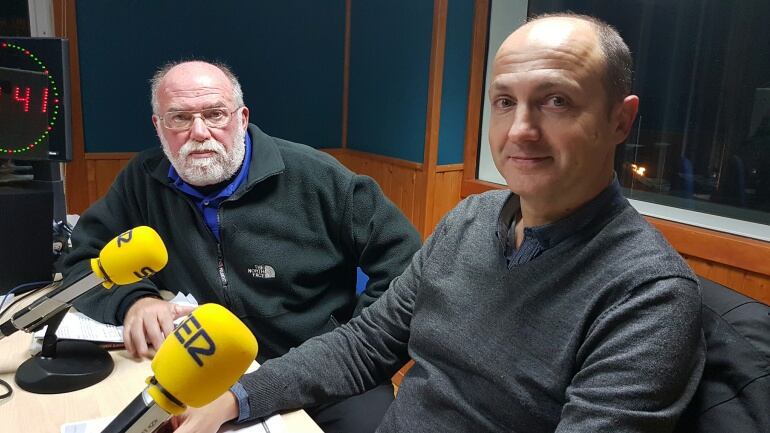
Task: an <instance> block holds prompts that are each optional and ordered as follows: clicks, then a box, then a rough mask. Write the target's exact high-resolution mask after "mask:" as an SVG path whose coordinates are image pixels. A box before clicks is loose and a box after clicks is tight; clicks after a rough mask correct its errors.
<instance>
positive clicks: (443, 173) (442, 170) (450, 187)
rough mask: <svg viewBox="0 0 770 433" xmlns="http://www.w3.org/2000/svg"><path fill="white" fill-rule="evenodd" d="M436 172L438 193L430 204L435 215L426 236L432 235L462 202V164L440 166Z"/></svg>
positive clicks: (427, 228)
mask: <svg viewBox="0 0 770 433" xmlns="http://www.w3.org/2000/svg"><path fill="white" fill-rule="evenodd" d="M436 171H437V172H436V192H435V194H434V195H433V203H428V206H430V207H431V209H432V211H433V213H432V219H431V221H430V222H429V225H428V226H426V227H425V229H426V230H425V233H426V235H427V234H429V233H432V232H433V229H435V228H436V225H437V224H438V223H439V221H441V218H443V217H444V215H446V213H447V212H449V211H450V210H452V208H453V207H455V206H456V205H457V203H458V202H460V200H461V198H460V186H461V185H462V181H463V167H462V164H451V165H440V166H438V167H437V170H436Z"/></svg>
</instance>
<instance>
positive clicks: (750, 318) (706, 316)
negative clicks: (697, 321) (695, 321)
mask: <svg viewBox="0 0 770 433" xmlns="http://www.w3.org/2000/svg"><path fill="white" fill-rule="evenodd" d="M700 284H701V289H702V291H703V332H704V334H705V337H706V367H705V369H704V371H703V378H702V379H701V382H700V385H699V386H698V390H697V391H696V394H695V397H694V398H693V400H692V402H691V403H690V405H689V406H688V407H687V409H686V410H685V413H684V414H683V416H682V418H681V419H680V421H679V424H678V427H677V430H676V431H677V432H680V433H685V432H686V433H690V432H692V433H728V432H729V433H767V432H770V307H768V306H767V305H765V304H763V303H761V302H758V301H756V300H754V299H751V298H749V297H746V296H744V295H742V294H740V293H737V292H734V291H732V290H730V289H728V288H727V287H724V286H722V285H719V284H717V283H715V282H713V281H709V280H706V279H703V278H701V279H700Z"/></svg>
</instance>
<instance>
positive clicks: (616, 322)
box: [556, 278, 705, 433]
mask: <svg viewBox="0 0 770 433" xmlns="http://www.w3.org/2000/svg"><path fill="white" fill-rule="evenodd" d="M700 315H701V302H700V296H699V291H698V287H697V283H695V282H694V281H692V280H689V279H684V278H667V279H662V280H658V281H655V282H652V283H648V284H646V285H643V286H640V287H636V288H634V289H633V290H632V291H631V292H629V294H627V296H626V297H625V298H624V299H622V300H621V301H620V302H618V303H616V304H615V305H613V306H612V307H611V308H609V309H608V310H607V311H605V312H604V313H603V314H602V315H601V316H599V318H598V319H597V320H596V321H595V322H594V324H593V326H592V327H591V328H590V329H589V330H588V334H587V336H586V338H585V340H584V342H583V345H582V346H581V347H580V349H579V350H578V353H577V362H578V366H579V367H578V370H577V371H576V372H575V375H574V377H573V379H572V382H571V384H570V385H569V387H568V388H567V391H566V396H565V397H566V400H567V401H566V404H565V405H564V408H563V410H562V414H561V420H560V422H559V425H558V428H557V429H556V432H558V433H566V432H570V433H574V432H586V433H588V432H613V433H615V432H637V433H641V432H649V433H653V432H654V433H664V432H671V431H673V429H674V427H675V424H676V421H677V419H678V418H679V416H680V415H681V413H682V412H683V410H684V408H685V406H686V405H687V404H688V403H689V401H690V399H691V398H692V396H693V394H694V393H695V390H696V388H697V385H698V382H699V380H700V376H701V373H702V371H703V365H704V362H705V347H704V339H703V332H702V330H701V319H700Z"/></svg>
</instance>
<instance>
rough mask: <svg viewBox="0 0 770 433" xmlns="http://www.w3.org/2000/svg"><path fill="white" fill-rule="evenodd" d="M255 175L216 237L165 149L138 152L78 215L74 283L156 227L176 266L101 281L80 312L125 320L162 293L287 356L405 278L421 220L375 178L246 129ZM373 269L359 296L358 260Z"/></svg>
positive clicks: (68, 273)
mask: <svg viewBox="0 0 770 433" xmlns="http://www.w3.org/2000/svg"><path fill="white" fill-rule="evenodd" d="M249 134H250V136H251V139H252V143H253V152H252V153H253V155H252V159H251V161H250V164H251V165H250V167H249V176H248V179H247V181H246V182H244V183H243V184H242V185H241V186H240V187H239V188H238V189H237V190H236V191H235V193H234V194H233V195H232V196H231V197H230V198H228V199H227V200H225V201H224V202H223V203H222V205H221V207H220V209H219V211H218V217H219V222H220V236H221V241H220V242H217V240H216V238H215V237H214V235H213V234H212V233H211V231H210V230H209V228H208V227H207V226H206V223H205V222H204V220H203V217H202V215H201V214H200V213H199V212H198V210H197V209H196V208H195V205H194V204H193V203H192V201H191V200H190V199H189V198H188V197H187V196H186V195H185V194H183V193H182V192H180V191H179V190H177V189H176V188H175V187H174V186H173V185H172V184H171V183H170V181H169V179H168V169H169V161H168V159H167V158H166V157H165V155H164V154H163V152H162V151H161V149H160V148H157V149H151V150H146V151H143V152H141V153H140V154H138V155H137V156H136V157H135V158H134V159H132V160H131V161H130V162H129V164H128V166H127V167H126V168H125V169H124V170H123V171H122V172H121V173H120V174H119V175H118V177H117V178H116V180H115V182H114V183H113V184H112V187H111V188H110V190H109V192H108V193H107V195H106V196H105V197H104V198H102V199H101V200H99V201H97V202H96V203H94V204H93V206H91V207H90V208H89V209H88V210H87V211H86V212H85V213H84V214H83V216H82V217H81V219H80V221H79V222H78V224H77V226H76V227H75V230H74V232H73V235H72V244H73V247H72V248H71V249H70V250H69V251H68V253H67V255H66V257H65V258H64V262H63V263H64V266H65V268H66V270H65V282H64V283H65V284H68V283H69V282H70V281H74V280H75V279H77V278H79V277H80V276H81V275H83V274H84V273H86V272H87V271H88V269H89V263H88V259H90V258H92V257H96V256H98V254H99V250H100V249H101V248H102V246H103V245H104V244H105V243H106V242H107V241H109V240H110V239H112V238H113V237H115V236H116V235H117V234H119V233H121V232H123V231H125V230H128V229H130V228H132V227H135V226H139V225H148V226H150V227H152V228H154V229H155V230H156V231H157V232H158V233H159V234H160V236H161V238H162V239H163V242H164V243H165V245H166V248H167V249H168V252H169V261H168V265H167V266H166V267H165V268H164V269H163V270H161V271H160V272H158V273H157V274H156V275H154V276H153V277H151V278H150V279H148V280H143V281H141V282H139V283H136V284H130V285H126V286H121V287H116V288H113V289H112V290H109V291H108V290H104V289H101V288H97V289H93V290H91V291H90V292H88V293H86V294H84V295H83V296H81V297H80V298H78V299H77V300H76V302H75V306H76V308H78V310H80V311H82V312H84V313H85V314H87V315H89V316H91V317H93V318H95V319H97V320H99V321H102V322H105V323H113V324H121V323H122V321H123V318H124V316H125V313H126V311H127V310H128V308H129V307H130V306H131V305H132V304H133V302H135V301H136V300H137V299H139V298H140V297H145V296H158V295H159V292H158V290H159V289H166V290H169V291H172V292H174V293H176V292H177V291H182V292H184V293H191V294H193V296H195V297H196V298H197V300H198V301H199V302H200V303H206V302H215V303H218V304H222V305H224V306H225V307H227V308H228V309H229V310H230V311H232V312H233V313H234V314H235V315H237V316H238V317H239V318H240V319H241V320H243V321H244V322H245V323H246V324H247V325H248V326H249V328H250V329H251V330H252V332H253V333H254V334H255V336H256V337H257V339H258V341H259V345H260V353H259V356H258V359H259V360H265V359H268V358H272V357H275V356H280V355H282V354H283V353H285V352H286V351H288V350H289V348H291V347H295V346H297V345H299V344H300V343H302V342H303V341H305V340H307V339H308V338H310V337H313V336H315V335H319V334H321V333H323V332H326V331H329V330H331V329H333V328H335V327H336V326H337V325H338V324H340V323H345V322H347V321H348V320H349V319H350V318H351V317H352V316H354V315H357V314H358V313H359V312H360V311H361V309H362V308H364V307H366V306H367V305H369V304H371V303H372V302H373V301H374V300H375V299H377V298H378V297H379V296H380V295H381V294H382V293H383V292H384V291H385V290H386V289H387V288H388V285H389V283H390V281H391V280H392V279H393V278H394V277H396V276H398V275H399V274H401V272H402V271H403V270H404V268H405V267H406V265H407V264H408V263H409V261H410V259H411V257H412V255H413V253H414V252H415V251H417V249H418V248H419V246H420V240H419V235H418V234H417V232H416V230H415V229H414V227H413V226H412V225H411V224H410V223H409V221H408V220H407V219H406V218H405V217H404V215H403V214H402V213H401V212H400V211H399V210H398V208H396V206H395V205H394V204H393V203H392V202H391V201H390V200H388V199H387V198H386V197H385V196H384V195H383V193H382V190H381V189H380V188H379V186H378V185H377V183H376V182H374V180H372V179H371V178H369V177H366V176H360V175H356V174H354V173H353V172H351V171H350V170H348V169H346V168H345V167H344V166H343V165H342V164H340V163H339V162H337V160H335V159H334V158H333V157H331V156H329V155H327V154H325V153H323V152H320V151H317V150H315V149H313V148H311V147H308V146H304V145H301V144H297V143H292V142H289V141H285V140H281V139H277V138H273V137H270V136H268V135H266V134H265V133H263V132H262V131H260V130H259V128H257V127H256V126H254V125H250V126H249ZM357 266H360V267H361V268H362V269H363V271H364V272H365V273H366V274H367V275H368V276H369V277H370V279H369V282H368V284H367V287H366V290H365V292H364V293H363V294H361V295H360V296H358V297H357V296H356V293H355V282H356V267H357Z"/></svg>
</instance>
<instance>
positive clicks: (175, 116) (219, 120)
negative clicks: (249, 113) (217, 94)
mask: <svg viewBox="0 0 770 433" xmlns="http://www.w3.org/2000/svg"><path fill="white" fill-rule="evenodd" d="M240 108H241V107H238V108H236V109H235V110H233V111H228V109H227V108H225V107H216V108H207V109H205V110H201V111H168V112H166V113H163V116H162V118H163V126H165V127H166V128H168V129H173V130H177V131H179V130H185V129H190V128H192V125H193V121H195V118H196V117H200V118H201V119H202V120H203V123H204V124H205V125H206V126H208V127H209V128H223V127H225V126H226V125H227V124H228V123H230V118H231V116H232V114H233V113H235V112H236V111H238V110H240Z"/></svg>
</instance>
